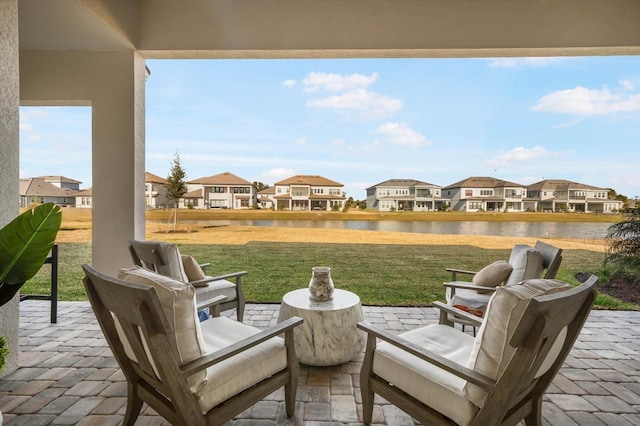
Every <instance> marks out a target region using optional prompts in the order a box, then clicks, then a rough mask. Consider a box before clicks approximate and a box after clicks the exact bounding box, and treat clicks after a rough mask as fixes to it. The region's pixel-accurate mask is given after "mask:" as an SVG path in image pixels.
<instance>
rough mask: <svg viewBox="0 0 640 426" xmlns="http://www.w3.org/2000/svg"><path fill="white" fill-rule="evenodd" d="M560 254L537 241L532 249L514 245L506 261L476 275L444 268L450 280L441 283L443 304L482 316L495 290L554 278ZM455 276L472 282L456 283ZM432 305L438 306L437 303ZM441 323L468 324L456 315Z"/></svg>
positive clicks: (554, 248)
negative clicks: (460, 276) (528, 280)
mask: <svg viewBox="0 0 640 426" xmlns="http://www.w3.org/2000/svg"><path fill="white" fill-rule="evenodd" d="M561 254H562V249H560V248H557V247H554V246H552V245H550V244H547V243H544V242H542V241H537V242H536V244H535V246H534V247H530V246H528V245H526V244H517V245H515V246H514V247H513V250H512V251H511V254H510V256H509V261H508V262H505V261H497V262H494V263H492V264H490V265H488V266H486V267H485V268H483V269H482V270H480V271H478V272H474V271H467V270H463V269H455V268H447V271H448V272H451V279H452V281H450V282H446V283H444V286H445V287H446V298H447V300H446V304H447V305H449V306H455V307H458V308H459V309H465V310H467V311H468V312H473V313H474V314H475V315H477V316H480V317H482V316H483V315H484V312H485V310H486V309H487V304H488V303H489V299H490V298H491V295H492V294H493V292H494V291H495V289H496V287H498V286H501V285H513V284H518V283H520V282H522V281H524V280H527V279H531V278H548V279H553V278H555V277H556V274H557V272H558V269H559V268H560V263H561V262H562V256H561ZM458 274H461V275H466V276H471V277H472V280H471V281H458V280H457V278H458ZM435 305H436V307H439V306H440V304H439V303H436V304H435ZM443 321H445V322H443V323H447V324H449V325H451V323H460V324H462V325H463V326H464V325H469V323H468V321H465V320H463V319H461V318H460V317H459V316H455V315H447V316H445V317H443Z"/></svg>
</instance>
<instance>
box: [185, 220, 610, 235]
mask: <svg viewBox="0 0 640 426" xmlns="http://www.w3.org/2000/svg"><path fill="white" fill-rule="evenodd" d="M180 222H181V223H192V224H197V225H204V226H226V225H240V226H275V227H287V228H327V229H330V228H334V229H356V230H365V231H386V232H411V233H421V234H459V235H488V236H512V237H541V238H545V237H563V238H593V239H602V238H604V237H605V235H606V234H607V229H608V228H609V226H611V223H607V222H482V221H433V222H430V221H400V220H380V221H369V220H194V221H189V220H181V221H180Z"/></svg>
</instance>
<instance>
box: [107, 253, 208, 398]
mask: <svg viewBox="0 0 640 426" xmlns="http://www.w3.org/2000/svg"><path fill="white" fill-rule="evenodd" d="M118 278H119V279H121V280H124V281H128V282H132V283H136V284H143V285H149V286H152V287H154V288H155V289H156V293H157V294H158V298H159V299H160V303H161V304H162V308H163V310H164V313H165V315H166V316H167V319H168V320H169V324H171V326H172V329H173V333H172V334H171V335H170V336H169V341H170V344H171V349H172V351H173V354H174V356H175V358H176V360H177V361H178V363H180V365H184V364H186V363H188V362H190V361H193V360H195V359H198V358H201V357H202V356H203V355H206V353H207V350H206V345H205V343H204V340H203V337H202V332H201V330H200V321H199V320H198V314H197V312H196V302H195V288H194V287H193V286H192V285H190V284H185V283H183V282H180V281H176V280H174V279H171V278H169V277H165V276H162V275H160V274H156V273H155V272H153V271H149V270H148V269H145V268H141V267H138V266H134V267H132V268H128V269H121V270H120V272H119V273H118ZM120 338H121V340H122V341H123V343H125V342H126V338H124V336H123V335H121V336H120ZM126 349H127V348H126V345H125V350H126ZM130 351H131V349H130V348H129V352H130ZM129 352H127V355H128V356H129V358H131V356H130V353H129ZM132 359H133V358H132ZM134 360H135V359H134ZM203 380H205V373H204V372H201V373H197V374H196V375H194V376H192V377H190V379H189V382H190V383H191V384H192V385H193V384H194V382H198V381H203Z"/></svg>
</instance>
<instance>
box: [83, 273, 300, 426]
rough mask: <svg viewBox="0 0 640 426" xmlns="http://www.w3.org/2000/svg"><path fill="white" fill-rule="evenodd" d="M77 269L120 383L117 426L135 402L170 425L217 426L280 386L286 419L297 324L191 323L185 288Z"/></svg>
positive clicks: (291, 400)
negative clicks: (123, 383) (122, 406)
mask: <svg viewBox="0 0 640 426" xmlns="http://www.w3.org/2000/svg"><path fill="white" fill-rule="evenodd" d="M83 269H84V271H85V275H86V276H85V279H84V284H85V287H86V289H87V294H88V296H89V300H90V302H91V306H92V307H93V310H94V312H95V314H96V317H97V318H98V322H99V323H100V327H101V328H102V331H103V333H104V335H105V337H106V339H107V341H108V343H109V347H110V348H111V350H112V352H113V354H114V356H115V358H116V360H117V361H118V364H119V365H120V368H121V369H122V372H123V373H124V375H125V377H126V379H127V410H126V413H125V419H124V424H126V425H132V424H134V422H135V421H136V418H137V417H138V415H139V413H140V409H141V407H142V403H143V402H146V403H147V404H148V405H149V406H151V407H152V408H153V409H154V410H156V411H157V412H158V413H159V414H160V415H161V416H163V417H164V418H165V419H167V420H168V421H169V422H171V423H172V424H176V425H204V424H223V423H224V422H226V421H227V420H229V419H232V418H233V417H234V416H236V415H238V414H239V413H240V412H242V411H243V410H245V409H247V408H249V407H251V406H252V405H253V404H255V403H256V402H258V401H260V400H261V399H263V398H264V397H266V396H267V395H269V394H271V393H272V392H274V391H276V390H277V389H279V388H281V387H282V386H284V388H285V391H284V393H285V403H286V413H287V415H288V416H289V417H290V416H292V415H293V413H294V406H295V395H296V389H297V382H298V369H299V367H298V360H297V358H296V354H295V349H294V344H293V328H294V327H295V326H297V325H299V324H301V323H302V319H300V318H297V317H293V318H291V319H290V320H287V321H284V322H282V323H280V324H278V325H276V326H274V327H271V328H268V329H266V330H260V329H258V328H255V327H252V326H249V325H247V324H243V323H241V322H238V321H234V320H231V319H229V318H226V317H212V318H210V319H208V320H206V321H204V322H199V320H198V316H197V313H196V302H195V288H194V287H193V286H191V285H190V284H185V283H183V282H180V281H177V280H174V279H172V278H169V277H165V276H162V275H159V274H156V273H155V272H152V271H149V270H146V269H144V268H140V267H133V268H129V269H122V270H121V271H120V273H119V274H118V276H119V278H113V277H109V276H106V275H104V274H102V273H100V272H98V271H96V270H95V269H93V268H92V267H91V266H89V265H83ZM217 299H224V296H220V297H218V298H217ZM214 303H215V301H214ZM281 334H284V338H282V337H280V335H281Z"/></svg>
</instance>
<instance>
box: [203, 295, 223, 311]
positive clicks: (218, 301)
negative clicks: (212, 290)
mask: <svg viewBox="0 0 640 426" xmlns="http://www.w3.org/2000/svg"><path fill="white" fill-rule="evenodd" d="M227 299H228V297H227V296H223V295H220V296H216V297H212V298H211V299H207V300H203V301H202V302H198V303H196V309H197V310H199V311H201V310H203V309H205V308H210V307H212V306H216V305H219V304H221V303H222V302H226V301H227Z"/></svg>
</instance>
